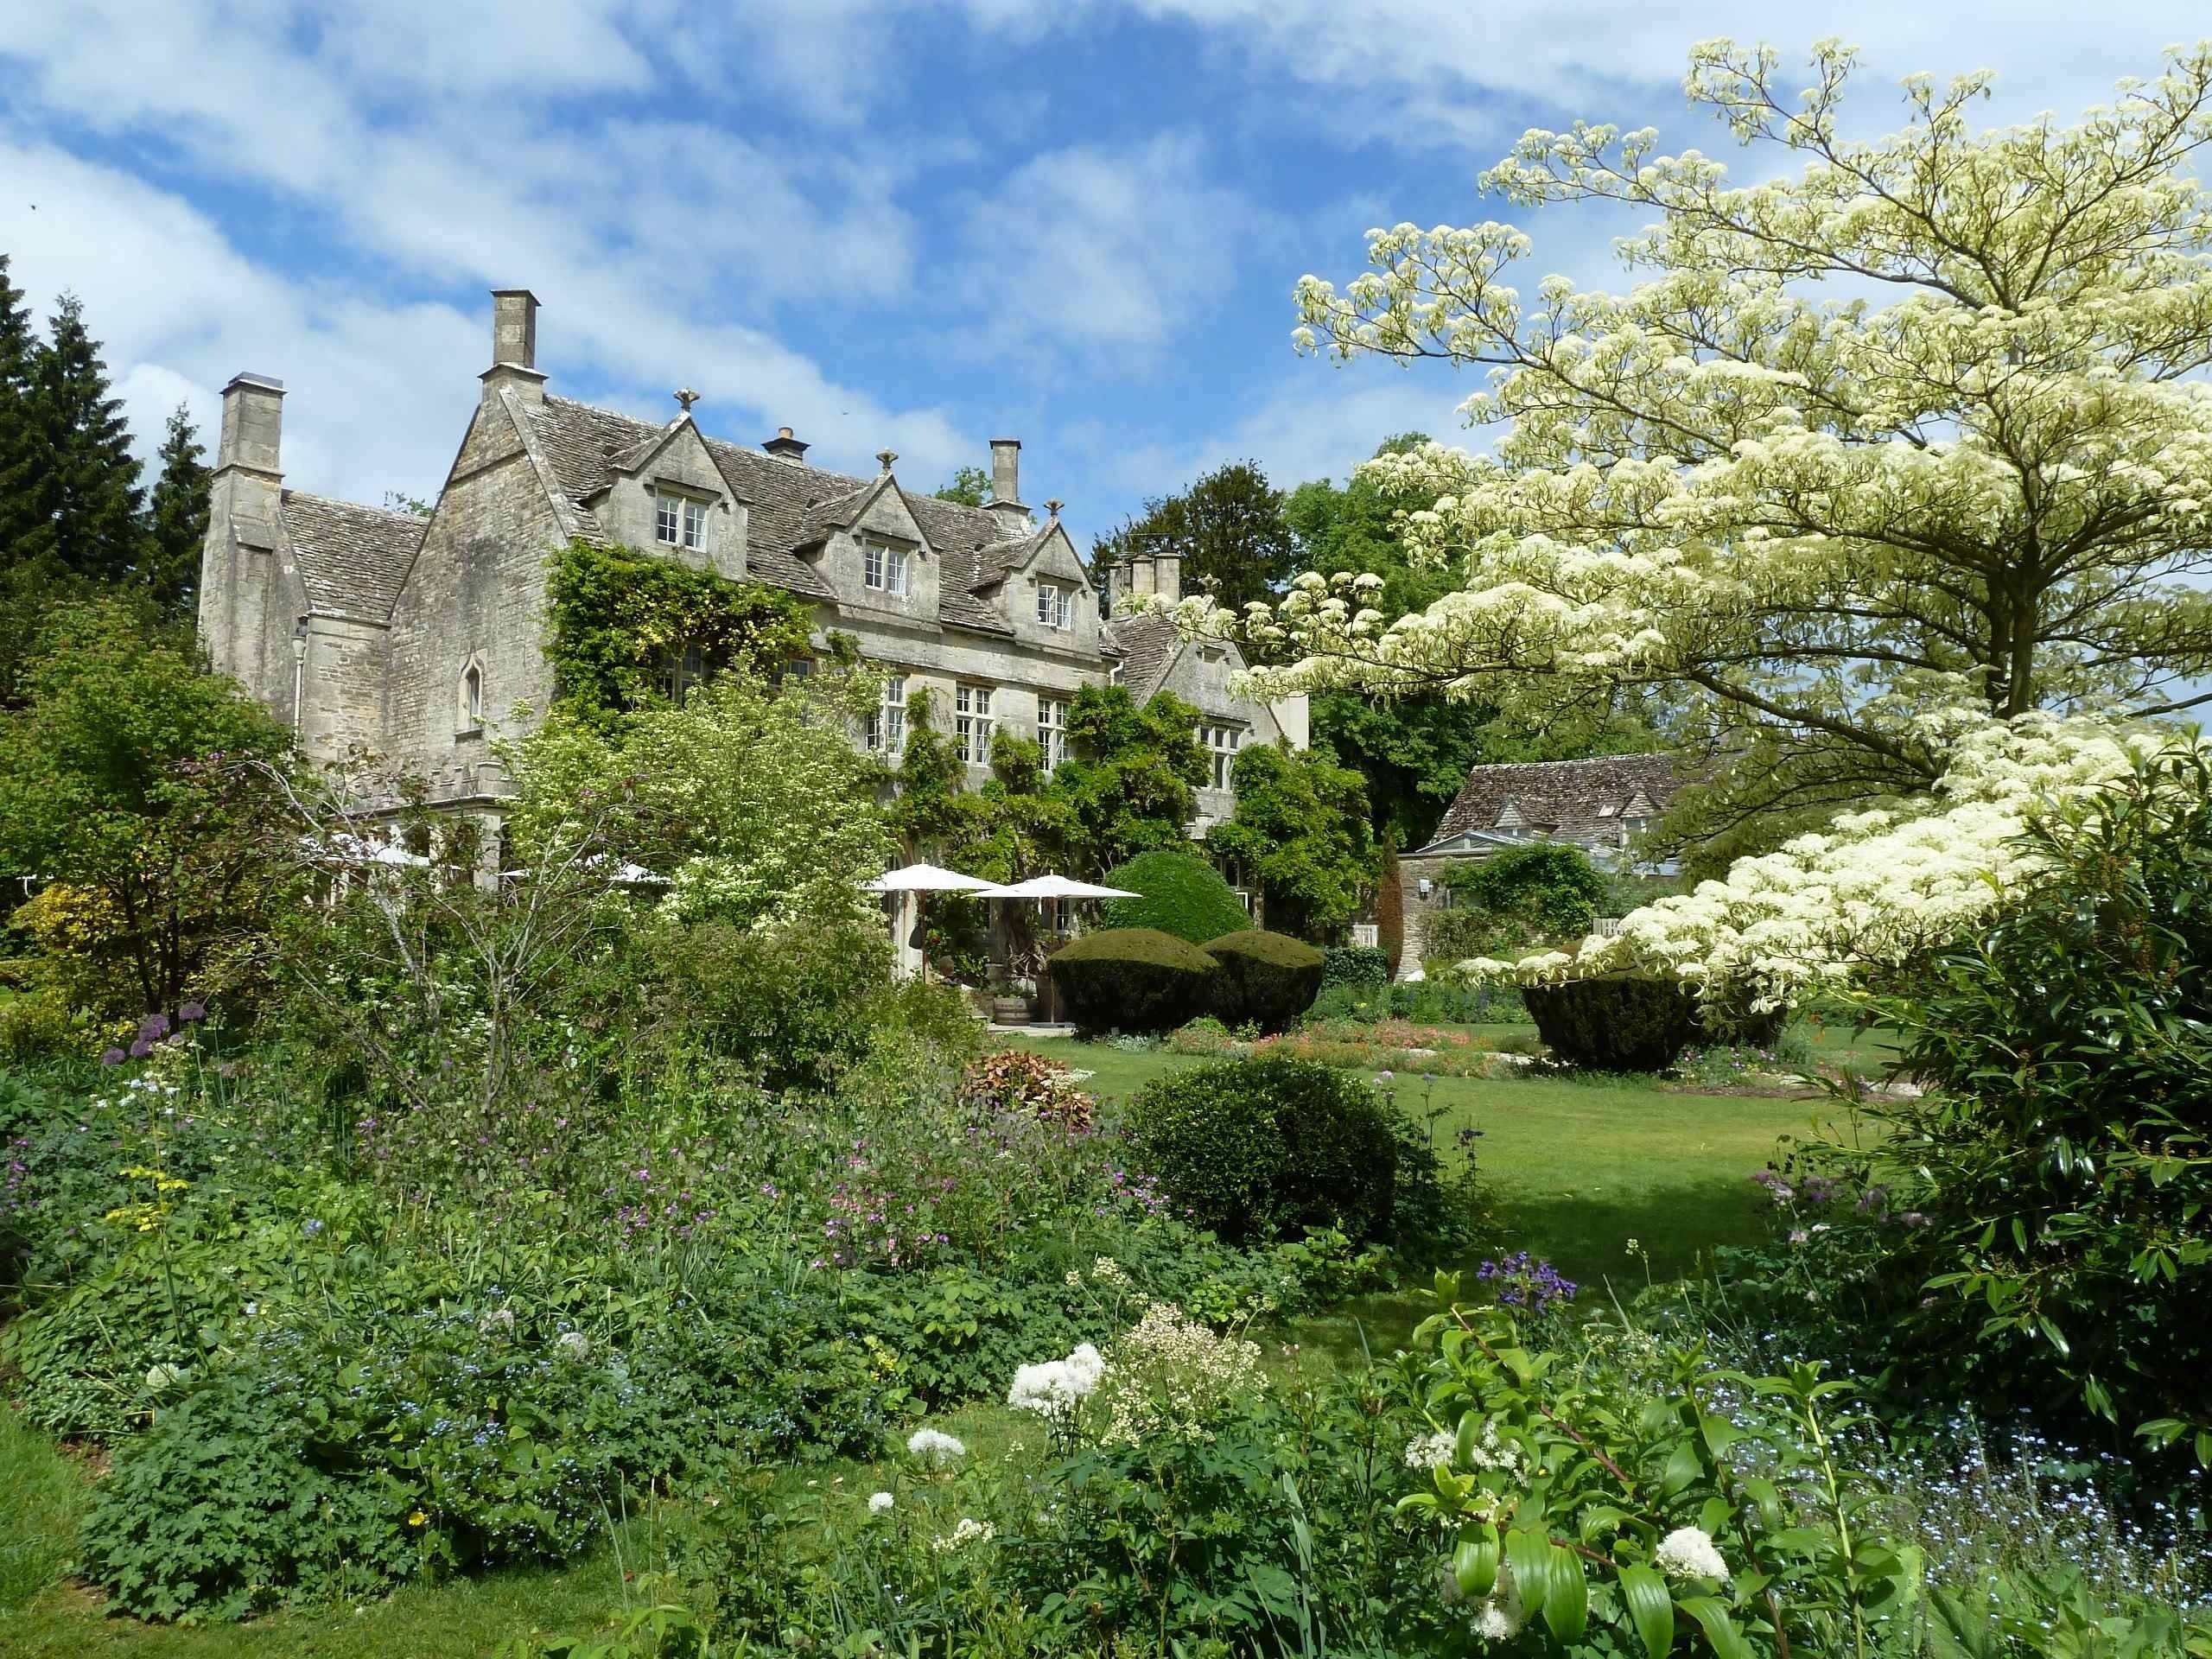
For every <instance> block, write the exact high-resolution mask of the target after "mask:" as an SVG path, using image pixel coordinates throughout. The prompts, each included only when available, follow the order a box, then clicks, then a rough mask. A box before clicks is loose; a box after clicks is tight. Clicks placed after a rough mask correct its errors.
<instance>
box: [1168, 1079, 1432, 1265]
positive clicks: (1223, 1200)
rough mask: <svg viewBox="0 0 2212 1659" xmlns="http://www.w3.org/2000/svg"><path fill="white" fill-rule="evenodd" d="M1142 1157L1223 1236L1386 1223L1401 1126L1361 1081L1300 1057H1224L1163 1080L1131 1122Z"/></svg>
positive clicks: (1356, 1233) (1354, 1233)
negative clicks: (1307, 1062)
mask: <svg viewBox="0 0 2212 1659" xmlns="http://www.w3.org/2000/svg"><path fill="white" fill-rule="evenodd" d="M1125 1127H1126V1128H1127V1129H1128V1135H1129V1137H1130V1140H1131V1141H1132V1143H1133V1145H1134V1147H1135V1151H1136V1155H1137V1160H1138V1161H1139V1162H1140V1163H1141V1164H1142V1165H1143V1166H1145V1167H1146V1168H1147V1169H1148V1170H1149V1171H1150V1172H1151V1173H1153V1174H1154V1175H1155V1176H1157V1177H1158V1178H1159V1179H1160V1183H1161V1184H1162V1185H1164V1186H1165V1187H1166V1189H1167V1192H1168V1193H1169V1195H1170V1196H1171V1197H1172V1198H1173V1199H1174V1200H1175V1201H1176V1202H1177V1203H1178V1204H1179V1205H1183V1206H1184V1207H1185V1208H1186V1209H1187V1210H1188V1211H1190V1212H1191V1216H1192V1219H1193V1220H1194V1221H1195V1222H1197V1224H1198V1225H1200V1226H1202V1227H1208V1228H1211V1229H1212V1230H1214V1231H1216V1232H1217V1233H1219V1234H1220V1235H1221V1236H1223V1237H1224V1238H1231V1239H1242V1238H1251V1237H1265V1236H1271V1235H1273V1236H1293V1237H1294V1236H1297V1235H1298V1234H1299V1233H1300V1232H1301V1231H1303V1230H1306V1229H1307V1228H1313V1227H1329V1226H1333V1227H1337V1228H1338V1229H1340V1230H1342V1231H1343V1232H1344V1233H1345V1234H1346V1235H1348V1236H1351V1237H1352V1238H1354V1239H1359V1240H1364V1239H1371V1238H1377V1237H1380V1236H1383V1234H1384V1233H1386V1232H1387V1231H1388V1230H1389V1224H1390V1219H1391V1205H1392V1201H1393V1198H1394V1196H1395V1186H1396V1181H1397V1173H1398V1162H1399V1155H1400V1150H1401V1147H1400V1122H1399V1120H1397V1118H1396V1116H1395V1113H1394V1112H1393V1110H1392V1109H1391V1108H1390V1107H1389V1104H1388V1103H1387V1102H1386V1101H1385V1100H1384V1098H1383V1096H1381V1095H1380V1094H1378V1093H1377V1092H1376V1090H1375V1088H1374V1087H1373V1086H1372V1085H1371V1084H1368V1083H1367V1082H1365V1081H1364V1080H1363V1079H1362V1078H1360V1077H1356V1076H1354V1075H1353V1074H1351V1073H1349V1072H1344V1071H1332V1069H1331V1068H1329V1067H1327V1066H1325V1065H1307V1064H1306V1063H1305V1062H1303V1061H1300V1060H1277V1059H1233V1060H1217V1061H1213V1062H1211V1063H1210V1064H1208V1065H1197V1066H1193V1067H1192V1068H1191V1069H1190V1070H1188V1071H1178V1072H1174V1073H1171V1074H1170V1075H1168V1076H1166V1077H1155V1078H1154V1079H1153V1080H1152V1081H1151V1082H1150V1083H1147V1084H1145V1086H1144V1087H1143V1088H1141V1089H1140V1090H1138V1091H1137V1093H1136V1096H1135V1098H1134V1099H1133V1100H1132V1101H1131V1102H1130V1103H1129V1107H1128V1115H1127V1117H1126V1120H1125Z"/></svg>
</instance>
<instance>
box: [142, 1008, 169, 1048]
mask: <svg viewBox="0 0 2212 1659" xmlns="http://www.w3.org/2000/svg"><path fill="white" fill-rule="evenodd" d="M168 1034H169V1017H168V1015H167V1014H148V1015H147V1016H146V1017H145V1018H144V1019H143V1020H140V1021H139V1022H138V1035H139V1036H140V1037H141V1038H142V1039H144V1040H145V1041H146V1042H148V1043H158V1042H160V1041H161V1040H162V1038H164V1037H166V1036H168Z"/></svg>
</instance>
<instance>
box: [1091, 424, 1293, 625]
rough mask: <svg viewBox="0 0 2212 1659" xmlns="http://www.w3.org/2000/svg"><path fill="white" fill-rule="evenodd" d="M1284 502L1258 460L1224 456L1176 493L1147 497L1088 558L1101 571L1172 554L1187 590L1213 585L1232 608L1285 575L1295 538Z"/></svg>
mask: <svg viewBox="0 0 2212 1659" xmlns="http://www.w3.org/2000/svg"><path fill="white" fill-rule="evenodd" d="M1282 505H1283V498H1282V492H1281V491H1280V490H1278V489H1276V488H1274V486H1272V485H1270V484H1269V483H1268V477H1267V474H1265V473H1263V472H1262V471H1261V470H1260V467H1259V464H1258V463H1257V462H1256V461H1228V462H1225V463H1224V464H1223V465H1222V466H1220V467H1216V468H1215V469H1214V470H1213V471H1212V472H1211V473H1208V474H1205V476H1204V477H1202V478H1199V479H1198V480H1195V481H1194V482H1192V485H1191V486H1190V488H1189V489H1187V490H1185V491H1184V492H1183V493H1182V494H1180V495H1170V496H1160V497H1154V499H1151V500H1149V501H1147V502H1146V503H1145V510H1144V512H1143V513H1142V514H1141V516H1140V517H1138V518H1134V519H1126V520H1124V521H1123V522H1122V525H1121V527H1120V528H1119V529H1117V530H1116V531H1114V532H1113V533H1112V534H1111V535H1110V536H1103V537H1100V538H1099V539H1098V540H1097V542H1096V543H1094V544H1093V546H1092V548H1091V550H1090V563H1091V566H1092V568H1093V569H1097V570H1100V571H1103V570H1106V569H1110V568H1111V567H1112V566H1114V565H1116V564H1118V563H1122V561H1123V560H1125V559H1129V558H1133V557H1136V558H1143V557H1150V556H1152V555H1154V554H1155V553H1173V554H1177V555H1179V556H1180V557H1181V559H1182V562H1183V563H1182V584H1183V591H1184V592H1185V593H1186V594H1201V593H1210V594H1212V595H1213V597H1214V599H1215V600H1216V601H1217V602H1218V603H1220V604H1222V605H1224V606H1226V607H1229V608H1230V609H1231V610H1236V609H1238V608H1240V607H1243V605H1245V604H1246V603H1248V602H1249V601H1252V600H1255V599H1267V598H1271V597H1272V596H1273V595H1274V594H1275V593H1276V592H1277V591H1278V590H1279V589H1280V588H1281V587H1282V584H1283V583H1284V582H1287V581H1288V580H1289V579H1290V574H1291V568H1292V561H1293V550H1292V541H1291V533H1290V526H1289V525H1288V524H1287V523H1285V522H1284V519H1283V513H1282Z"/></svg>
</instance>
